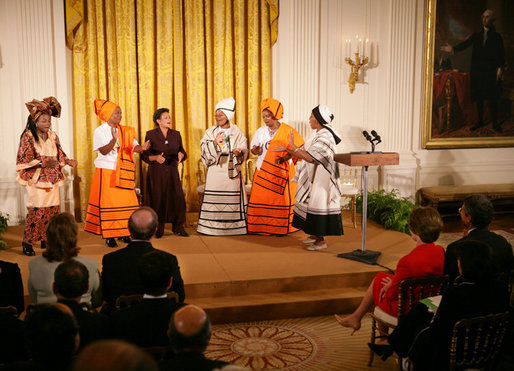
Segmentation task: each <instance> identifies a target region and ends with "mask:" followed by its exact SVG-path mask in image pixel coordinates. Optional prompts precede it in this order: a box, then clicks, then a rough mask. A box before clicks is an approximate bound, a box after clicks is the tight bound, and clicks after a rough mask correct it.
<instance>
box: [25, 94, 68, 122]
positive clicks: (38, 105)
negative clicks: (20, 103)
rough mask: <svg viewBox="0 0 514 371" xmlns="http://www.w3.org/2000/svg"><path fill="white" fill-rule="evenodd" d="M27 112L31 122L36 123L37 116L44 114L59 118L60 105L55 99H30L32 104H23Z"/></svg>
mask: <svg viewBox="0 0 514 371" xmlns="http://www.w3.org/2000/svg"><path fill="white" fill-rule="evenodd" d="M25 106H27V109H28V110H29V113H30V116H31V117H32V121H34V122H37V120H38V119H39V116H41V115H42V114H44V113H46V114H48V115H50V116H54V117H60V116H61V105H60V104H59V102H58V101H57V99H56V98H55V97H48V98H43V100H42V101H41V100H37V99H32V102H27V103H25Z"/></svg>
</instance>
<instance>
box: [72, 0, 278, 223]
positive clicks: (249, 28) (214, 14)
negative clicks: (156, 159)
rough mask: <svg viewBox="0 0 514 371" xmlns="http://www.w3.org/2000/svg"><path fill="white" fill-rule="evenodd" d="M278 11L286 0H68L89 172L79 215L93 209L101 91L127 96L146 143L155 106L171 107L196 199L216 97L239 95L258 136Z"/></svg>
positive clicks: (126, 113) (77, 125)
mask: <svg viewBox="0 0 514 371" xmlns="http://www.w3.org/2000/svg"><path fill="white" fill-rule="evenodd" d="M277 17H278V0H268V1H264V0H250V1H246V0H212V1H205V0H112V1H109V0H67V1H66V18H67V42H68V45H69V46H70V48H71V49H72V64H73V111H74V112H73V121H74V131H75V158H76V159H77V160H78V162H79V166H78V170H77V171H78V177H79V180H80V181H79V185H78V187H76V192H75V197H76V199H77V198H78V200H77V201H78V202H76V204H77V205H80V206H79V207H80V208H81V210H80V213H77V212H76V214H82V215H84V213H85V209H86V204H87V199H88V195H89V189H90V185H91V180H92V176H93V173H94V163H93V162H94V159H95V158H96V154H95V153H93V151H92V142H93V132H94V130H95V129H96V127H98V125H100V121H99V120H98V118H97V117H96V115H95V114H94V111H93V100H94V99H96V98H104V99H109V100H112V101H114V102H116V103H118V104H119V105H120V107H121V109H122V111H123V119H122V125H128V126H133V127H135V128H136V137H137V139H138V140H139V141H140V142H141V141H143V140H144V136H145V133H146V131H147V130H150V129H153V128H154V127H155V126H154V123H153V121H152V114H153V112H154V111H155V109H157V108H159V107H168V108H170V114H171V116H172V127H173V128H174V129H176V130H179V131H180V132H181V134H182V139H183V141H184V144H185V148H186V151H187V152H188V155H189V159H188V161H186V164H185V169H184V170H185V182H184V183H185V186H186V187H187V189H188V192H187V199H188V205H196V204H197V194H196V191H195V189H196V186H197V184H196V179H197V176H196V172H197V166H196V164H197V161H198V159H199V158H200V146H199V143H200V140H201V138H202V136H203V133H204V131H205V130H206V129H207V128H208V127H210V126H212V125H213V124H214V119H213V118H214V106H215V104H216V102H218V101H219V100H221V99H223V98H226V97H229V96H233V97H234V98H235V100H236V116H235V119H234V120H233V122H234V123H236V124H237V125H238V126H239V127H240V128H241V129H242V130H243V132H244V133H245V134H246V135H247V137H248V138H249V140H250V139H251V137H252V135H253V133H254V132H255V130H256V129H257V128H258V127H259V126H260V121H261V120H260V115H261V114H260V110H259V104H260V101H261V99H263V98H265V97H267V96H269V95H270V92H271V45H272V43H271V39H275V40H276V32H277V31H276V18H277ZM272 29H273V31H272ZM272 34H273V35H272ZM144 172H145V171H144V170H143V175H144ZM141 183H144V182H143V178H141ZM141 185H143V184H141Z"/></svg>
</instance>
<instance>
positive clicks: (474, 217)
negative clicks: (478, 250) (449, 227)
mask: <svg viewBox="0 0 514 371" xmlns="http://www.w3.org/2000/svg"><path fill="white" fill-rule="evenodd" d="M493 212H494V208H493V204H492V202H491V201H490V200H489V199H488V198H487V197H485V196H483V195H472V196H469V197H467V198H466V199H465V200H464V202H463V204H462V207H461V208H459V213H460V217H461V219H462V222H463V224H464V227H465V230H464V237H462V238H461V239H460V240H458V241H455V242H452V243H451V244H449V245H448V247H447V248H446V254H445V257H444V268H443V272H444V273H445V274H448V275H449V276H450V280H451V281H453V280H454V279H455V277H457V276H458V275H459V268H458V266H457V253H456V250H457V246H458V243H459V242H460V241H467V240H474V241H481V242H484V243H485V244H487V245H488V246H489V248H490V249H491V256H492V259H493V262H494V263H495V265H496V269H497V271H498V272H499V273H501V274H504V275H509V274H510V272H511V270H512V268H513V265H514V257H513V254H512V246H511V245H510V243H509V242H508V241H507V240H506V239H505V238H504V237H503V236H500V235H499V234H496V233H494V232H491V231H490V230H489V224H491V221H492V220H493Z"/></svg>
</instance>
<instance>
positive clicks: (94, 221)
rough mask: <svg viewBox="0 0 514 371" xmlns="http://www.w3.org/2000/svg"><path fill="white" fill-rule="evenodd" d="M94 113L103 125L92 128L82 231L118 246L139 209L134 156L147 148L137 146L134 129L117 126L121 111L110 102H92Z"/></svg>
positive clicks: (145, 146)
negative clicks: (93, 157)
mask: <svg viewBox="0 0 514 371" xmlns="http://www.w3.org/2000/svg"><path fill="white" fill-rule="evenodd" d="M94 106H95V113H96V115H97V116H98V118H99V119H100V120H101V121H102V122H104V123H103V124H102V125H100V126H99V127H97V128H96V129H95V133H94V136H93V151H95V152H97V157H96V160H95V167H96V170H95V175H94V176H93V182H92V183H91V190H90V192H89V202H88V205H87V214H86V224H85V225H84V230H85V231H87V232H91V233H94V234H98V235H101V236H102V237H103V238H105V243H106V244H107V246H109V247H117V246H118V244H117V243H116V240H115V238H116V237H118V238H119V239H123V241H124V242H126V243H129V242H130V237H129V235H130V233H129V230H128V220H129V218H130V215H132V213H133V212H134V211H135V210H136V209H137V208H138V207H139V202H138V199H137V195H136V191H135V188H134V187H135V174H136V165H135V163H134V153H141V152H143V151H146V150H147V149H149V148H150V142H148V141H147V142H145V143H144V144H143V145H142V146H141V145H139V143H138V142H137V140H136V138H135V133H134V128H133V127H130V126H125V125H120V122H121V108H120V107H119V106H118V105H117V104H116V103H113V102H111V101H109V100H105V99H95V102H94Z"/></svg>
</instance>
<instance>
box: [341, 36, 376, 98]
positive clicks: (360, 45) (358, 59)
mask: <svg viewBox="0 0 514 371" xmlns="http://www.w3.org/2000/svg"><path fill="white" fill-rule="evenodd" d="M355 38H356V45H355V47H354V48H353V49H352V41H351V40H346V41H345V58H344V61H345V62H346V63H347V64H349V65H350V67H351V72H350V76H349V77H348V86H349V88H350V93H351V94H353V91H354V90H355V83H356V82H357V81H359V70H360V69H361V68H362V67H364V66H365V65H366V64H368V61H369V55H370V45H371V43H369V40H368V39H366V43H364V42H363V41H362V39H359V36H356V37H355ZM352 51H353V54H354V55H355V59H352V57H351V54H352Z"/></svg>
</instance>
